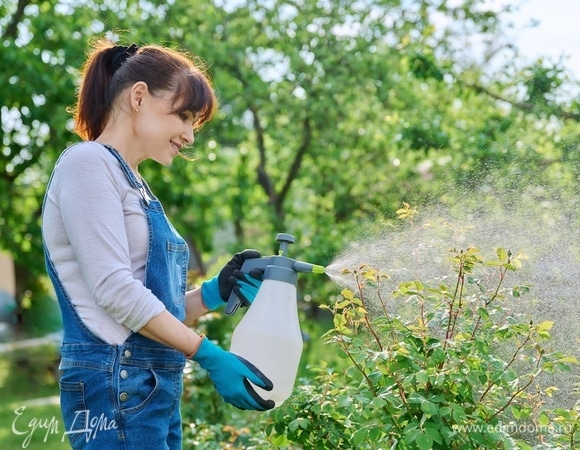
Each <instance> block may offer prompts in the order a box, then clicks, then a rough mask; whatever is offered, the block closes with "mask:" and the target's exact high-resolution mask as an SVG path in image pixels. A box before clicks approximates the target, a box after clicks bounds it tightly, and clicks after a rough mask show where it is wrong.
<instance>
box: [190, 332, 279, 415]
mask: <svg viewBox="0 0 580 450" xmlns="http://www.w3.org/2000/svg"><path fill="white" fill-rule="evenodd" d="M191 359H192V360H193V361H196V362H197V363H198V364H199V365H200V366H201V367H202V368H204V369H205V370H207V372H208V375H209V378H210V379H211V381H212V382H213V384H214V385H215V387H216V389H217V391H218V392H219V394H220V395H221V396H222V398H223V399H224V401H226V402H227V403H229V404H231V405H233V406H235V407H236V408H239V409H251V410H255V411H266V410H268V409H272V408H273V407H274V405H275V403H274V401H273V400H264V399H263V398H262V397H260V396H259V395H258V393H257V392H256V391H255V390H254V388H253V387H252V385H251V384H250V382H252V383H253V384H255V385H256V386H259V387H261V388H262V389H265V390H266V391H271V390H272V388H273V387H274V385H273V384H272V382H271V381H270V380H269V379H268V378H267V377H266V376H265V375H264V374H263V373H262V372H260V371H259V370H258V368H257V367H255V366H254V365H253V364H251V363H250V362H248V361H246V360H245V359H244V358H242V357H240V356H238V355H235V354H233V353H231V352H228V351H225V350H223V349H222V348H220V347H218V346H217V345H215V344H213V343H212V342H211V341H210V340H209V339H208V338H206V337H204V338H203V340H202V341H201V344H200V346H199V348H198V350H197V352H195V354H194V355H193V356H192V357H191Z"/></svg>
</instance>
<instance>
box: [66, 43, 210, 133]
mask: <svg viewBox="0 0 580 450" xmlns="http://www.w3.org/2000/svg"><path fill="white" fill-rule="evenodd" d="M81 75H82V78H81V83H80V88H79V91H78V96H77V104H76V107H75V109H74V110H73V116H74V124H75V125H74V131H75V132H76V133H77V134H78V135H79V136H80V137H81V139H83V140H95V139H96V138H97V137H98V136H100V134H101V133H102V132H103V130H104V128H105V126H106V125H107V121H108V119H109V116H110V113H111V110H112V107H113V104H114V101H115V99H116V98H117V96H118V95H119V94H120V93H121V91H123V90H124V89H125V88H126V87H128V86H131V85H133V84H134V83H136V82H138V81H144V82H145V83H147V85H148V87H149V90H150V92H151V93H153V94H154V93H156V92H158V91H162V90H166V91H172V92H174V98H173V100H174V103H175V104H176V103H179V105H178V106H177V107H176V111H179V112H181V111H184V110H190V111H191V112H193V113H194V114H195V115H199V117H200V118H201V119H200V120H198V123H196V124H195V127H196V128H199V127H201V125H203V123H204V122H207V121H209V120H210V119H211V117H212V116H213V114H214V112H215V109H216V107H217V100H216V98H215V94H214V92H213V88H212V86H211V82H210V81H209V78H208V77H207V76H206V74H205V73H204V72H203V71H202V70H200V68H198V67H197V66H196V65H195V64H194V62H193V61H192V60H191V59H190V58H187V57H186V56H185V55H184V54H181V53H178V52H177V51H174V50H171V49H168V48H163V47H158V46H153V45H150V46H146V47H141V48H139V47H138V46H137V45H135V44H132V45H131V46H129V47H125V46H120V45H114V44H113V43H112V42H110V41H97V42H96V44H95V45H94V46H93V49H92V51H91V52H90V53H89V56H88V58H87V60H86V62H85V64H84V66H83V68H82V71H81Z"/></svg>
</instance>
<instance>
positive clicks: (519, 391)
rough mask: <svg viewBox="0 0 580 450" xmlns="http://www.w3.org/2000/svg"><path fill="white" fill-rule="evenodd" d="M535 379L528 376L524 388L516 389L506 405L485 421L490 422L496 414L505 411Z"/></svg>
mask: <svg viewBox="0 0 580 450" xmlns="http://www.w3.org/2000/svg"><path fill="white" fill-rule="evenodd" d="M535 379H536V377H535V376H534V375H531V376H530V381H528V382H527V383H526V385H525V386H523V387H521V388H520V389H518V390H517V391H516V392H514V394H513V395H512V396H511V397H510V399H509V400H508V401H507V403H506V404H505V405H503V406H502V407H501V408H500V409H498V410H497V411H496V412H495V413H493V414H492V415H491V416H490V417H488V418H487V419H486V420H485V421H486V422H489V421H490V420H492V419H493V418H494V417H495V416H497V415H498V414H501V413H502V412H503V411H505V409H506V408H507V407H508V406H509V405H511V403H512V401H513V400H514V398H516V397H517V396H518V395H520V394H521V393H522V392H524V391H525V390H526V389H527V388H528V387H529V386H530V384H532V382H533V381H534V380H535Z"/></svg>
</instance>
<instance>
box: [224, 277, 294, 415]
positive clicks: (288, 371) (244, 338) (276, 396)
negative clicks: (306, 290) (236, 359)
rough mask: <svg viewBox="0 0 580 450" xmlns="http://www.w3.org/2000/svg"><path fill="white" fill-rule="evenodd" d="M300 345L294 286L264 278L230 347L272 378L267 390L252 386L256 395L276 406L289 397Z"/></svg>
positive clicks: (237, 328) (233, 335) (292, 386)
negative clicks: (270, 385)
mask: <svg viewBox="0 0 580 450" xmlns="http://www.w3.org/2000/svg"><path fill="white" fill-rule="evenodd" d="M302 347H303V342H302V333H301V331H300V322H299V320H298V306H297V301H296V286H294V285H293V284H290V283H286V282H283V281H278V280H269V279H266V280H264V281H263V282H262V285H261V286H260V290H259V291H258V295H256V298H255V299H254V302H253V303H252V304H251V305H250V307H249V308H248V310H247V311H246V313H245V315H244V317H243V318H242V320H241V321H240V323H239V324H238V326H237V327H236V329H235V330H234V332H233V334H232V342H231V347H230V351H231V352H232V353H235V354H236V355H239V356H241V357H243V358H245V359H246V360H248V361H249V362H251V363H252V364H253V365H254V366H256V367H257V368H258V369H260V371H262V373H264V375H266V376H267V377H268V378H269V379H270V380H271V381H272V383H273V385H274V388H273V389H272V390H271V391H266V390H264V389H261V388H259V387H257V386H254V389H255V390H256V392H257V393H258V394H259V395H260V397H262V398H263V399H264V400H273V401H274V403H275V405H276V406H280V405H281V404H282V403H283V402H284V401H285V400H286V399H287V398H288V397H290V394H291V393H292V390H293V388H294V382H295V380H296V374H297V372H298V366H299V364H300V357H301V355H302Z"/></svg>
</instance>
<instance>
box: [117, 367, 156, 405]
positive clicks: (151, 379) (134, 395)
mask: <svg viewBox="0 0 580 450" xmlns="http://www.w3.org/2000/svg"><path fill="white" fill-rule="evenodd" d="M158 390H159V378H158V376H157V374H156V373H155V371H154V370H153V369H152V368H150V367H142V366H132V365H127V364H123V365H121V367H120V371H119V390H118V391H119V392H118V401H119V410H120V411H121V412H123V413H127V414H134V413H137V412H139V411H140V410H142V409H143V408H145V407H146V406H147V404H148V403H149V402H150V401H151V399H152V398H153V397H154V396H155V393H156V392H157V391H158Z"/></svg>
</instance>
